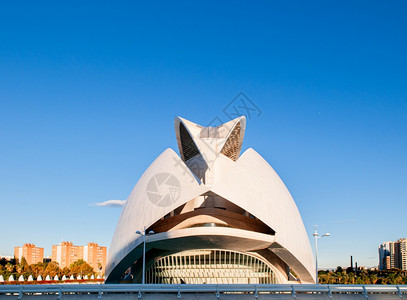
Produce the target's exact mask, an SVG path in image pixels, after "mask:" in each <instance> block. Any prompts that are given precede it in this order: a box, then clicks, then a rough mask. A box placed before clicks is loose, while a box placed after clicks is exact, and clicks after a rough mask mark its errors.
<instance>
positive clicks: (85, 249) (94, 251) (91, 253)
mask: <svg viewBox="0 0 407 300" xmlns="http://www.w3.org/2000/svg"><path fill="white" fill-rule="evenodd" d="M106 252H107V248H106V247H102V246H99V245H98V244H97V243H88V244H87V246H77V245H74V244H73V243H72V242H62V243H60V244H59V245H53V246H52V258H51V259H52V261H55V262H57V263H58V264H59V267H60V268H65V267H69V266H70V265H71V264H72V263H73V262H75V261H77V260H79V259H83V260H84V261H86V262H87V263H88V264H89V265H90V266H91V267H93V270H94V271H95V272H98V273H103V272H104V270H105V265H106Z"/></svg>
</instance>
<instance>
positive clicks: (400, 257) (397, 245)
mask: <svg viewBox="0 0 407 300" xmlns="http://www.w3.org/2000/svg"><path fill="white" fill-rule="evenodd" d="M386 269H401V270H407V238H402V239H399V240H398V241H396V242H384V243H383V244H381V245H380V246H379V270H386Z"/></svg>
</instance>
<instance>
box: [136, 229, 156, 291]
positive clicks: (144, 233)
mask: <svg viewBox="0 0 407 300" xmlns="http://www.w3.org/2000/svg"><path fill="white" fill-rule="evenodd" d="M136 233H137V234H139V235H142V236H143V277H142V279H141V284H145V283H146V282H145V276H146V274H145V273H146V226H144V229H143V232H140V231H138V230H137V231H136ZM154 233H155V232H154V231H152V230H151V231H149V232H148V233H147V235H150V234H154Z"/></svg>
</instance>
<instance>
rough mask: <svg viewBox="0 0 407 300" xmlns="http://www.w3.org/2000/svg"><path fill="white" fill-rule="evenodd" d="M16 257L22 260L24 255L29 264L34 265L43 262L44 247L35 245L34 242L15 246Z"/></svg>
mask: <svg viewBox="0 0 407 300" xmlns="http://www.w3.org/2000/svg"><path fill="white" fill-rule="evenodd" d="M14 257H15V258H17V259H19V260H21V259H22V258H23V257H24V258H25V260H26V261H27V264H29V265H32V264H36V263H39V262H42V260H43V259H44V248H40V247H35V245H34V244H24V245H23V246H22V247H14Z"/></svg>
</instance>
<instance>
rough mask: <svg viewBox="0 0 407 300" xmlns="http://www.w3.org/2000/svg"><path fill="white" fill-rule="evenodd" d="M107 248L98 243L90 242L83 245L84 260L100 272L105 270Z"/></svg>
mask: <svg viewBox="0 0 407 300" xmlns="http://www.w3.org/2000/svg"><path fill="white" fill-rule="evenodd" d="M106 253H107V248H106V247H102V246H99V245H98V244H97V243H88V245H87V246H84V247H83V257H84V260H85V261H86V262H87V263H88V264H89V265H91V266H92V267H93V270H94V271H95V272H98V273H104V272H105V266H106Z"/></svg>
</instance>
